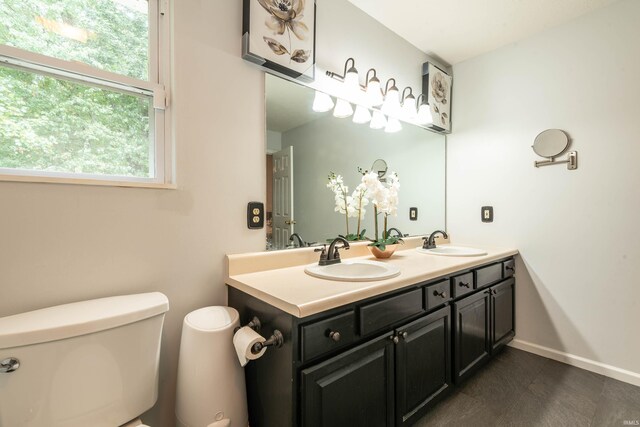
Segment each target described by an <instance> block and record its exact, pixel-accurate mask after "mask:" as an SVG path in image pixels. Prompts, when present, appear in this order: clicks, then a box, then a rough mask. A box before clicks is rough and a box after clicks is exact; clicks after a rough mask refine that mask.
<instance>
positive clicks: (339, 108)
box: [333, 98, 353, 119]
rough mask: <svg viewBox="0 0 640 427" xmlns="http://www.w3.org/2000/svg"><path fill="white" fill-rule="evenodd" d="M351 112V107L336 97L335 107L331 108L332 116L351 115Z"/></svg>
mask: <svg viewBox="0 0 640 427" xmlns="http://www.w3.org/2000/svg"><path fill="white" fill-rule="evenodd" d="M352 114H353V107H352V106H351V104H349V103H348V102H347V101H345V100H344V99H340V98H338V100H337V101H336V108H334V109H333V116H334V117H337V118H339V119H344V118H347V117H351V115H352Z"/></svg>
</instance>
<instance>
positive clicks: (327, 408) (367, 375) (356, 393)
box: [301, 336, 394, 427]
mask: <svg viewBox="0 0 640 427" xmlns="http://www.w3.org/2000/svg"><path fill="white" fill-rule="evenodd" d="M301 380H302V404H301V410H302V414H301V415H302V416H301V422H302V425H303V426H305V427H316V426H323V427H340V426H345V427H357V426H361V427H376V426H380V427H385V426H393V423H394V343H393V341H392V340H391V339H390V338H389V336H384V337H380V338H377V339H374V340H372V341H369V342H368V343H366V344H364V345H361V346H359V347H356V348H354V349H353V350H349V351H346V352H344V353H342V354H340V355H338V356H336V357H334V358H332V359H329V360H327V361H326V362H323V363H320V364H318V365H315V366H312V367H310V368H307V369H304V370H303V371H302V379H301Z"/></svg>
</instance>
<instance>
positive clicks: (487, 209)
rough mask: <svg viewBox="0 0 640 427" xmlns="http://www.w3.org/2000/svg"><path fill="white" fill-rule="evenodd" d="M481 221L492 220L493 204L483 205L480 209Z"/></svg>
mask: <svg viewBox="0 0 640 427" xmlns="http://www.w3.org/2000/svg"><path fill="white" fill-rule="evenodd" d="M480 218H481V219H482V222H493V206H483V207H482V209H481V210H480Z"/></svg>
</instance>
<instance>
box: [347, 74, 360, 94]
mask: <svg viewBox="0 0 640 427" xmlns="http://www.w3.org/2000/svg"><path fill="white" fill-rule="evenodd" d="M344 86H345V88H346V90H347V92H348V93H349V94H350V96H352V97H353V96H356V95H357V94H358V93H359V92H360V80H359V79H358V70H356V69H355V67H351V68H349V71H347V74H346V75H345V76H344Z"/></svg>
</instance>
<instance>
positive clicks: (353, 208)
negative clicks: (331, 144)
mask: <svg viewBox="0 0 640 427" xmlns="http://www.w3.org/2000/svg"><path fill="white" fill-rule="evenodd" d="M327 188H329V189H330V190H331V191H333V193H334V196H335V204H336V206H335V209H334V210H335V211H336V212H338V213H341V214H344V215H345V225H346V229H347V233H346V234H345V235H344V236H341V237H344V238H345V239H347V240H351V241H353V240H364V239H366V237H365V232H366V230H364V229H362V230H361V229H360V228H361V225H362V219H363V218H364V214H365V212H366V209H365V208H364V207H365V206H366V205H368V204H369V199H368V198H367V190H366V187H365V186H364V185H363V184H360V185H358V186H357V187H356V189H355V190H354V191H353V193H352V194H351V195H350V194H349V187H348V186H347V185H345V184H344V181H343V178H342V175H337V174H336V173H334V172H331V173H330V174H329V182H328V183H327ZM354 217H357V218H358V228H357V231H356V233H355V234H351V233H349V218H354Z"/></svg>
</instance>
